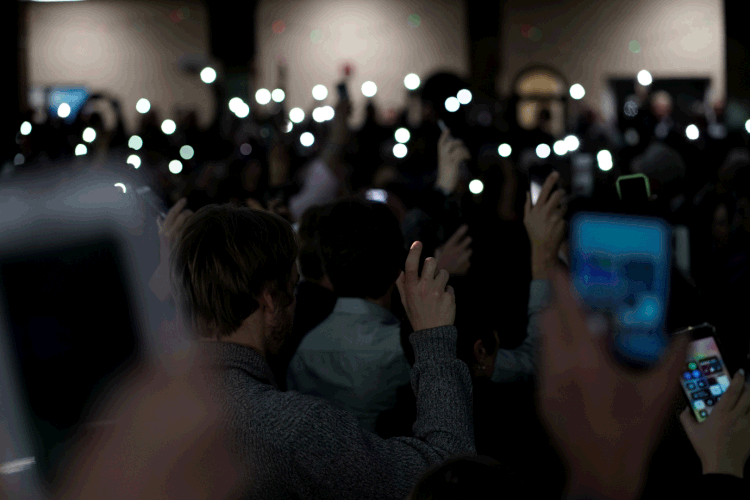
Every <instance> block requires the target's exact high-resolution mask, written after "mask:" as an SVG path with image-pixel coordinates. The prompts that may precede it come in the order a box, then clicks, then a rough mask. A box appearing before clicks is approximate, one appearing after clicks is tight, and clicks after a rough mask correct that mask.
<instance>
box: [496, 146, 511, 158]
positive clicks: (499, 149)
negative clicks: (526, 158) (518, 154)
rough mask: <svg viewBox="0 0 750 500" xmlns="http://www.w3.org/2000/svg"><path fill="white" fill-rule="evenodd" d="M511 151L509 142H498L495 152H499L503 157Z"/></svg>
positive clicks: (507, 155)
mask: <svg viewBox="0 0 750 500" xmlns="http://www.w3.org/2000/svg"><path fill="white" fill-rule="evenodd" d="M511 151H512V149H511V148H510V144H500V145H499V146H498V147H497V154H499V155H500V156H502V157H503V158H507V157H509V156H510V153H511Z"/></svg>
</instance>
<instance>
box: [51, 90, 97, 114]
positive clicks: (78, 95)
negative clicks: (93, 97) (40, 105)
mask: <svg viewBox="0 0 750 500" xmlns="http://www.w3.org/2000/svg"><path fill="white" fill-rule="evenodd" d="M88 100H89V91H88V89H87V88H86V87H85V86H83V85H81V86H76V87H49V88H48V89H47V106H48V113H49V115H50V116H58V112H57V110H58V108H59V107H60V105H62V104H67V105H68V106H70V114H69V115H68V116H67V117H66V118H64V120H65V122H66V123H73V122H74V121H75V119H76V116H78V113H79V112H80V111H81V109H83V106H84V105H85V104H86V102H87V101H88Z"/></svg>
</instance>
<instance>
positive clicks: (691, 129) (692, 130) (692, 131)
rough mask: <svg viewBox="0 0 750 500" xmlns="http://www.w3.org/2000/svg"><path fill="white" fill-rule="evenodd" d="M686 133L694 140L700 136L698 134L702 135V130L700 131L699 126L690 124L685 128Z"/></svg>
mask: <svg viewBox="0 0 750 500" xmlns="http://www.w3.org/2000/svg"><path fill="white" fill-rule="evenodd" d="M685 135H686V136H687V138H688V139H690V140H691V141H694V140H696V139H697V138H698V136H700V132H699V131H698V127H696V126H695V125H693V124H690V125H688V126H687V128H686V129H685Z"/></svg>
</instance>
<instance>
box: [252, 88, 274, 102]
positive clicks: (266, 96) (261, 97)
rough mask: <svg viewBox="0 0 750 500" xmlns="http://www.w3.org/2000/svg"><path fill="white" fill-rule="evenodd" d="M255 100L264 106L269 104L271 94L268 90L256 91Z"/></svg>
mask: <svg viewBox="0 0 750 500" xmlns="http://www.w3.org/2000/svg"><path fill="white" fill-rule="evenodd" d="M255 100H256V101H257V103H258V104H260V105H261V106H265V105H266V104H268V103H269V102H271V92H269V91H268V89H258V91H257V92H256V93H255Z"/></svg>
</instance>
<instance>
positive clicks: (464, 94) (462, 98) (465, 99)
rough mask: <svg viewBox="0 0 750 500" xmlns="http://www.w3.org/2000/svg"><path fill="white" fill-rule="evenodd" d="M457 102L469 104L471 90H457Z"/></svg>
mask: <svg viewBox="0 0 750 500" xmlns="http://www.w3.org/2000/svg"><path fill="white" fill-rule="evenodd" d="M456 97H457V98H458V102H460V103H461V104H469V103H470V102H471V91H470V90H467V89H461V90H459V91H458V95H456Z"/></svg>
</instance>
